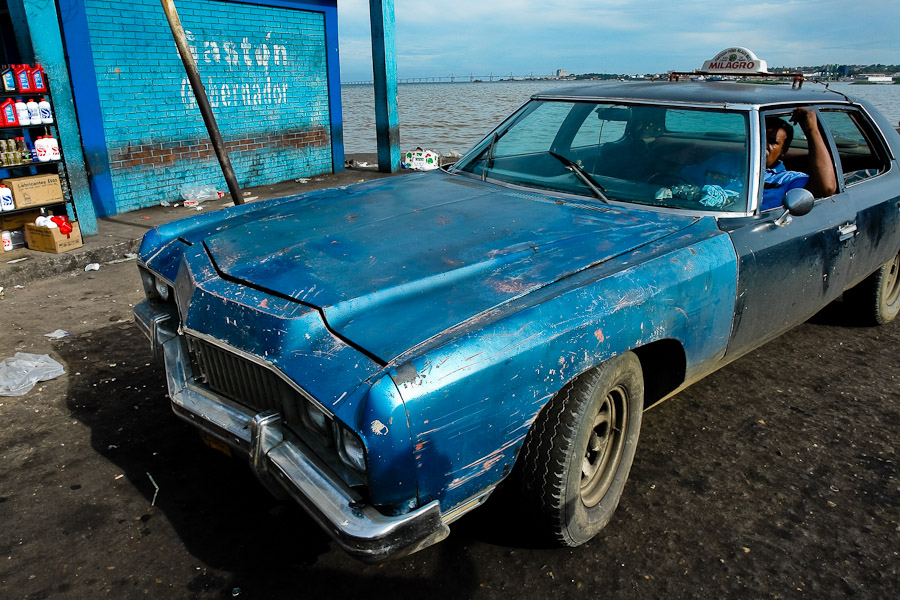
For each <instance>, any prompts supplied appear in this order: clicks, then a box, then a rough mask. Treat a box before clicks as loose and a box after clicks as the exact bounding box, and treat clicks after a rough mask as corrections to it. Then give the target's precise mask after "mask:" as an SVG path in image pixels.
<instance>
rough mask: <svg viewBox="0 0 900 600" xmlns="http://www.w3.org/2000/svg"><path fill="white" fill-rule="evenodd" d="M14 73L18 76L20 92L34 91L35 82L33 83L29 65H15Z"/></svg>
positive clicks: (17, 86) (17, 84) (17, 82)
mask: <svg viewBox="0 0 900 600" xmlns="http://www.w3.org/2000/svg"><path fill="white" fill-rule="evenodd" d="M13 72H14V73H15V74H16V88H17V89H18V90H19V91H20V92H33V91H34V82H33V81H31V73H30V72H29V69H28V65H13Z"/></svg>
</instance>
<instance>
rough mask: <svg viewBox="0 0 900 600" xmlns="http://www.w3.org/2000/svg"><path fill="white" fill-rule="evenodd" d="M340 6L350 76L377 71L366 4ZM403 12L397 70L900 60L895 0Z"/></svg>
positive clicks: (689, 1)
mask: <svg viewBox="0 0 900 600" xmlns="http://www.w3.org/2000/svg"><path fill="white" fill-rule="evenodd" d="M850 10H852V15H851V14H848V11H850ZM338 11H339V37H340V45H341V48H340V50H341V63H342V71H343V73H344V79H345V80H348V79H350V80H359V79H367V78H371V69H372V68H371V58H370V56H371V55H370V53H371V42H370V39H369V2H368V0H346V1H344V0H342V1H340V2H338ZM869 15H871V16H869ZM395 18H396V35H395V42H396V48H397V70H398V76H399V77H401V78H403V77H422V76H447V75H449V74H450V73H455V74H459V73H475V74H477V75H484V74H488V73H491V72H493V73H504V74H509V73H514V74H516V75H525V74H528V73H531V72H533V73H535V74H549V73H551V72H553V71H555V69H557V68H563V69H566V70H568V71H570V72H574V73H579V72H601V71H603V72H613V73H648V72H665V71H666V70H668V69H672V68H675V69H690V68H694V67H698V66H700V64H701V63H702V62H703V60H705V59H707V58H710V57H712V56H713V55H714V54H715V53H716V52H718V51H719V50H721V49H722V48H726V47H728V46H732V45H739V46H746V47H748V48H750V49H752V50H753V51H755V52H756V53H757V54H758V55H759V56H760V57H761V58H763V59H766V60H767V61H768V62H769V64H770V65H794V66H800V65H815V64H823V63H832V62H855V63H859V62H863V63H865V62H882V63H900V45H898V44H897V42H896V31H895V29H896V24H897V23H898V22H900V3H898V2H896V0H891V1H887V0H856V1H855V2H854V3H853V5H852V9H850V8H849V6H848V4H847V3H845V2H837V1H836V0H822V1H812V0H786V1H784V2H765V3H762V4H752V3H747V4H727V3H722V2H712V1H709V0H684V1H682V2H679V3H672V2H671V1H670V0H665V1H664V0H643V1H634V0H630V1H627V0H598V1H594V2H591V3H590V4H589V5H588V6H584V3H577V2H571V0H570V1H564V0H545V1H543V2H536V1H534V0H495V1H491V2H488V1H485V0H456V1H455V2H453V3H452V4H446V3H423V2H414V1H412V0H397V2H396V3H395Z"/></svg>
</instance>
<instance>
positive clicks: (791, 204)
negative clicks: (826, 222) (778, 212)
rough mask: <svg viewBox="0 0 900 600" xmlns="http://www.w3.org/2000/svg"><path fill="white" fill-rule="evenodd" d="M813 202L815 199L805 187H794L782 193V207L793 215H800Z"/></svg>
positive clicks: (805, 211) (809, 208) (810, 207)
mask: <svg viewBox="0 0 900 600" xmlns="http://www.w3.org/2000/svg"><path fill="white" fill-rule="evenodd" d="M815 203H816V199H815V198H814V197H813V195H812V193H811V192H810V191H809V190H808V189H806V188H794V189H792V190H788V192H787V194H785V195H784V208H785V209H786V210H787V211H788V212H789V213H791V215H792V216H794V217H802V216H803V215H805V214H806V213H808V212H809V211H811V210H812V208H813V205H814V204H815Z"/></svg>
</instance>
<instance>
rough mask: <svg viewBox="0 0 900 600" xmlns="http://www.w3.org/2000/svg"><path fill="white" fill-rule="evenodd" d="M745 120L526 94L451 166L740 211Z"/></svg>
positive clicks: (578, 190)
mask: <svg viewBox="0 0 900 600" xmlns="http://www.w3.org/2000/svg"><path fill="white" fill-rule="evenodd" d="M747 123H748V121H747V115H746V114H745V113H742V112H735V111H716V110H700V109H691V108H671V107H663V106H637V105H635V106H628V105H624V104H614V103H601V102H563V101H551V100H533V101H531V102H529V103H528V104H526V105H525V106H523V107H522V108H521V109H520V110H519V111H518V112H517V113H516V114H514V115H513V116H512V117H510V119H508V120H507V121H506V122H504V123H503V124H502V125H501V126H500V127H499V128H498V129H497V130H496V131H495V132H494V133H493V134H491V135H490V136H488V137H487V138H485V139H484V140H483V141H482V142H481V143H480V144H479V145H478V146H476V147H475V149H474V150H472V151H471V152H470V153H469V154H467V155H466V156H464V157H463V158H462V159H461V160H460V161H459V162H458V163H457V164H456V166H455V167H454V171H455V172H463V173H469V174H472V175H474V176H477V177H479V178H481V179H484V180H487V181H498V182H506V183H512V184H516V185H521V186H526V187H532V188H539V189H543V190H549V191H555V192H563V193H569V194H578V195H583V196H589V197H592V198H596V199H598V201H601V202H605V201H607V200H612V201H619V202H629V203H634V204H644V205H649V206H662V207H669V208H680V209H689V210H703V211H716V212H722V211H725V212H743V211H744V210H745V209H746V206H747V197H746V196H747V172H748V165H749V153H748V145H747V136H748V133H747V131H748V125H747Z"/></svg>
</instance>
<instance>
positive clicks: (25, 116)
mask: <svg viewBox="0 0 900 600" xmlns="http://www.w3.org/2000/svg"><path fill="white" fill-rule="evenodd" d="M16 116H17V117H18V119H19V125H23V126H24V125H31V116H30V115H29V113H28V105H26V104H25V102H24V101H23V100H16Z"/></svg>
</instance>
